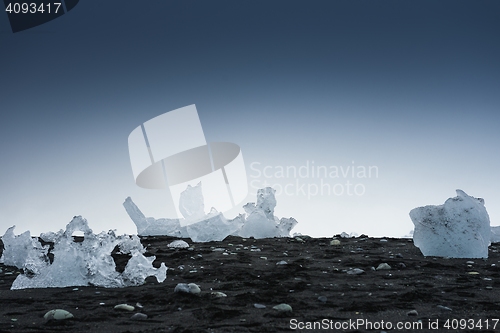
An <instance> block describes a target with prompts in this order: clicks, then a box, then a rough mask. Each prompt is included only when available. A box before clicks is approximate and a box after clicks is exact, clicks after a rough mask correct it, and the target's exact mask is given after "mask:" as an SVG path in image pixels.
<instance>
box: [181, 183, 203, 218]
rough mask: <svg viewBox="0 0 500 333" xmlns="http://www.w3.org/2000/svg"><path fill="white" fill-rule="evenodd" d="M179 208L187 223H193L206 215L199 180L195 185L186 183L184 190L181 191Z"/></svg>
mask: <svg viewBox="0 0 500 333" xmlns="http://www.w3.org/2000/svg"><path fill="white" fill-rule="evenodd" d="M179 210H180V212H181V214H182V216H184V219H185V220H186V222H187V223H194V222H197V221H200V220H203V219H204V218H205V217H206V215H205V203H204V200H203V192H202V189H201V182H199V183H198V184H197V185H196V186H195V187H191V185H188V186H187V188H186V190H185V191H183V192H182V193H181V196H180V199H179ZM187 223H186V224H187Z"/></svg>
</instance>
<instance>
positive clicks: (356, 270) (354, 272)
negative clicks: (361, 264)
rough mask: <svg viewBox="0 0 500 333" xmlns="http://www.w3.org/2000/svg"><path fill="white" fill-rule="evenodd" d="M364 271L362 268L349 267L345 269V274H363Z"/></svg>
mask: <svg viewBox="0 0 500 333" xmlns="http://www.w3.org/2000/svg"><path fill="white" fill-rule="evenodd" d="M364 272H365V271H364V270H362V269H359V268H354V269H351V270H348V271H347V274H351V275H359V274H363V273H364Z"/></svg>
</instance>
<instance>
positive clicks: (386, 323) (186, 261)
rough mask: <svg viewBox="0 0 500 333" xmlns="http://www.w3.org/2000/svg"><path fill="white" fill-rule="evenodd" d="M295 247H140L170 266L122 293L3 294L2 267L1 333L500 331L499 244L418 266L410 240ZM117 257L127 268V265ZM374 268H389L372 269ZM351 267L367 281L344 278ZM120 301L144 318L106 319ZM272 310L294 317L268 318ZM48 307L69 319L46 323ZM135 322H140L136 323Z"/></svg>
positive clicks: (277, 242)
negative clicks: (478, 255)
mask: <svg viewBox="0 0 500 333" xmlns="http://www.w3.org/2000/svg"><path fill="white" fill-rule="evenodd" d="M302 238H303V239H302V240H300V239H296V238H273V239H260V240H256V239H252V238H249V239H242V238H239V237H228V238H226V239H225V240H224V241H223V242H210V243H192V242H191V241H190V240H189V239H185V241H187V242H188V243H189V244H190V245H191V246H192V249H169V248H167V244H168V243H170V242H171V241H172V240H174V238H172V237H142V238H141V241H142V243H143V244H144V246H146V247H147V250H148V251H147V253H146V255H155V256H156V260H155V263H154V264H155V266H156V267H159V265H160V263H161V262H164V263H165V264H166V265H167V267H169V270H168V272H167V279H166V280H165V281H164V282H163V283H158V282H157V281H156V279H155V278H151V277H150V278H148V279H147V280H146V284H144V285H142V286H139V287H130V288H123V289H106V288H97V287H93V286H87V287H69V288H46V289H26V290H15V291H11V290H10V286H11V284H12V282H13V280H14V279H15V277H16V275H17V274H18V272H19V270H18V269H16V268H14V267H6V266H4V265H0V269H1V270H2V272H0V333H3V332H87V333H88V332H106V333H112V332H284V331H297V332H313V331H317V332H381V331H388V332H410V331H413V332H498V331H500V323H497V321H498V319H500V293H499V290H500V255H499V253H498V250H499V249H500V244H492V245H491V246H490V249H489V258H488V259H446V258H435V257H424V256H422V254H421V253H420V250H419V249H418V248H416V247H415V246H414V245H413V242H412V240H411V239H391V238H387V239H386V241H384V240H383V239H380V238H368V237H366V236H361V237H357V238H349V239H345V238H340V237H339V240H340V245H330V241H331V240H332V239H331V238H307V237H302ZM0 244H1V243H0ZM0 248H1V246H0ZM215 249H219V250H215ZM220 249H223V250H220ZM214 250H215V251H214ZM114 258H115V262H116V264H117V270H123V269H124V265H125V264H126V261H127V260H128V257H127V256H124V255H118V254H114ZM280 261H286V264H281V265H277V263H278V262H280ZM469 261H473V263H470V262H469ZM468 262H469V263H468ZM381 263H387V264H388V265H389V266H391V269H390V270H373V268H376V267H378V266H379V264H381ZM354 268H358V269H362V270H364V273H361V274H359V275H355V274H348V273H347V271H349V270H351V269H354ZM177 283H196V284H198V285H199V286H200V288H201V294H199V295H192V294H182V293H174V288H175V286H176V285H177ZM212 292H222V293H224V294H226V295H227V297H215V296H214V295H213V294H212ZM121 303H126V304H130V305H133V306H136V304H137V303H140V305H142V308H139V307H137V306H136V307H135V310H134V311H132V312H128V311H123V310H121V311H120V310H116V309H114V306H115V305H117V304H121ZM256 303H257V304H261V305H265V306H266V308H256V307H255V306H254V304H256ZM280 303H286V304H288V305H290V306H291V307H292V312H279V311H277V310H275V309H273V306H275V305H278V304H280ZM52 309H64V310H67V311H69V312H71V313H72V314H73V315H74V318H73V319H70V320H66V321H62V322H46V321H45V320H44V318H43V316H44V314H45V313H46V312H47V311H49V310H52ZM137 312H141V313H144V314H146V315H147V316H148V317H147V319H145V320H132V319H131V316H132V315H133V314H135V313H137ZM460 320H462V321H460ZM464 320H466V321H464ZM447 323H448V324H449V327H446V326H445V325H446V324H447ZM479 324H480V325H481V326H482V327H481V328H480V327H479ZM390 325H391V326H392V327H391V326H390ZM398 325H400V327H401V328H403V329H398ZM401 325H402V326H401ZM436 325H437V326H436ZM494 325H496V326H495V327H494ZM405 326H406V328H407V329H404V328H405ZM487 326H488V327H487ZM302 327H303V328H304V329H300V328H302ZM314 327H316V329H312V328H314ZM411 327H413V329H408V328H411ZM305 328H311V329H305ZM391 328H392V329H391Z"/></svg>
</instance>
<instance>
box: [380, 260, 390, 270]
mask: <svg viewBox="0 0 500 333" xmlns="http://www.w3.org/2000/svg"><path fill="white" fill-rule="evenodd" d="M376 269H377V271H380V270H388V269H391V266H389V264H388V263H385V262H383V263H381V264H380V265H378V266H377V268H376Z"/></svg>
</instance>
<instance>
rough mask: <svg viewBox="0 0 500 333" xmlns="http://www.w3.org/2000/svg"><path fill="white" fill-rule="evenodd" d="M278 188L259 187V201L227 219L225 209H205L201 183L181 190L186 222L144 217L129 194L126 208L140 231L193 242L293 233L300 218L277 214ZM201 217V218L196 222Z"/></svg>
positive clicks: (181, 205)
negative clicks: (297, 219) (243, 211)
mask: <svg viewBox="0 0 500 333" xmlns="http://www.w3.org/2000/svg"><path fill="white" fill-rule="evenodd" d="M275 192H276V191H275V190H274V189H273V188H271V187H266V188H264V189H260V190H258V192H257V204H255V203H247V204H246V205H245V206H243V208H244V209H245V212H246V215H245V214H240V215H239V216H237V217H235V218H234V219H232V220H227V219H226V218H225V217H224V215H223V214H222V213H219V212H217V210H216V209H215V208H213V207H212V209H211V210H210V213H209V214H205V213H204V203H203V194H202V184H201V182H200V183H198V185H196V186H195V187H191V186H188V187H187V189H186V190H185V191H184V192H182V194H181V200H180V205H179V206H180V207H181V209H180V210H181V212H182V214H183V216H184V218H185V219H186V220H187V219H189V220H190V223H189V224H187V225H186V226H185V227H181V225H184V224H185V223H180V222H179V220H177V219H176V220H170V219H154V218H152V217H148V218H146V217H144V214H142V212H141V211H140V210H139V208H137V206H136V205H135V204H134V203H133V202H132V199H130V198H127V199H126V200H125V202H124V204H123V205H124V206H125V209H126V210H127V212H128V214H129V215H130V217H131V218H132V221H134V223H135V224H136V226H137V233H138V234H139V235H144V236H146V235H158V236H159V235H167V236H175V237H180V238H184V237H190V238H191V240H193V241H194V242H209V241H222V240H223V239H224V238H226V237H227V236H229V235H235V236H241V237H255V238H272V237H290V231H291V230H292V229H293V228H294V227H295V225H296V224H297V221H296V220H295V219H294V218H282V219H281V220H279V219H278V218H277V217H276V216H274V208H275V207H276V198H275V196H274V194H275ZM194 220H199V221H198V222H193V221H194Z"/></svg>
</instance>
